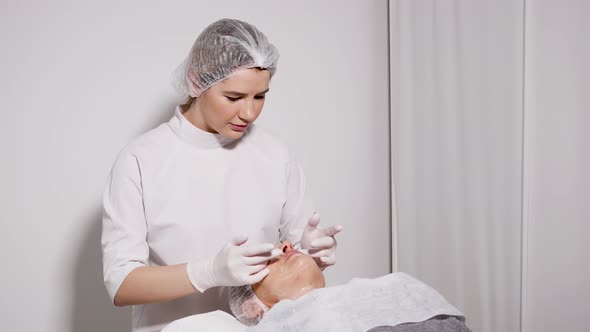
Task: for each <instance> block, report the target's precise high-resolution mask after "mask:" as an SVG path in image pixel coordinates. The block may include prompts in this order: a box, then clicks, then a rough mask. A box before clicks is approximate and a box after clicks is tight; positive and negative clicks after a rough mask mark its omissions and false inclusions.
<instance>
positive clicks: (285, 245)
mask: <svg viewBox="0 0 590 332" xmlns="http://www.w3.org/2000/svg"><path fill="white" fill-rule="evenodd" d="M281 250H282V251H283V253H288V252H289V251H291V250H294V249H293V245H292V244H291V242H289V241H284V242H283V243H282V244H281Z"/></svg>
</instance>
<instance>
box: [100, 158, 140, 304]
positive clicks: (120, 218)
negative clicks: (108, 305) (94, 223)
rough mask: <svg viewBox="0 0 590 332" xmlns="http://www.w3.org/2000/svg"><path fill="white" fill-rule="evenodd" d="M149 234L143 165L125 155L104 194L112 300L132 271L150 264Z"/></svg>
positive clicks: (105, 267) (106, 267)
mask: <svg viewBox="0 0 590 332" xmlns="http://www.w3.org/2000/svg"><path fill="white" fill-rule="evenodd" d="M146 233H147V228H146V220H145V215H144V208H143V199H142V186H141V173H140V169H139V163H138V160H137V158H136V157H135V156H133V155H131V154H128V153H126V152H122V153H121V154H120V155H119V157H118V158H117V161H116V162H115V164H114V166H113V168H112V170H111V173H110V176H109V180H108V184H107V188H106V189H105V191H104V195H103V217H102V249H103V272H104V282H105V286H106V288H107V291H108V293H109V296H110V298H111V301H113V300H114V298H115V294H116V293H117V290H118V289H119V287H120V286H121V283H123V280H125V277H127V275H128V274H129V272H131V271H132V270H133V269H135V268H137V267H140V266H145V265H147V264H148V255H149V249H148V245H147V243H146Z"/></svg>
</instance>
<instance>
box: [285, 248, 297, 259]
mask: <svg viewBox="0 0 590 332" xmlns="http://www.w3.org/2000/svg"><path fill="white" fill-rule="evenodd" d="M299 254H301V252H300V251H299V250H295V249H293V250H289V251H287V252H286V253H285V254H284V255H283V256H284V257H285V261H286V260H288V259H289V258H290V257H291V256H295V255H299Z"/></svg>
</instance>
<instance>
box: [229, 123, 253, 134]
mask: <svg viewBox="0 0 590 332" xmlns="http://www.w3.org/2000/svg"><path fill="white" fill-rule="evenodd" d="M229 126H230V127H231V129H232V130H234V131H240V132H242V131H244V130H246V128H248V125H236V124H233V123H231V122H230V124H229Z"/></svg>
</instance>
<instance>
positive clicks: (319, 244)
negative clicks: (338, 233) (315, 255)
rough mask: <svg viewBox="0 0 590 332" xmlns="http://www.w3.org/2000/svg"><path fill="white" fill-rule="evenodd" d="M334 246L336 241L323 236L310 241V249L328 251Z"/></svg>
mask: <svg viewBox="0 0 590 332" xmlns="http://www.w3.org/2000/svg"><path fill="white" fill-rule="evenodd" d="M334 245H336V239H334V238H333V237H331V236H323V237H320V238H319V239H315V240H313V241H311V248H310V249H328V248H332V247H333V246H334Z"/></svg>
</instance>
